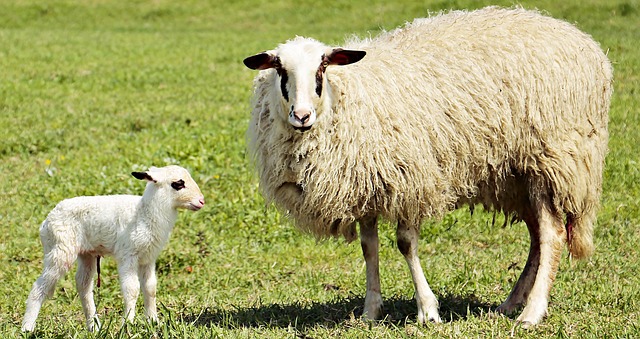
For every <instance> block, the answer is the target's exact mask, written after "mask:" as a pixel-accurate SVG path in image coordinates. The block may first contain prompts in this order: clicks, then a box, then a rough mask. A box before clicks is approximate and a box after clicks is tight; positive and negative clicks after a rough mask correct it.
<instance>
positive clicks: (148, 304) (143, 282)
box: [139, 262, 158, 322]
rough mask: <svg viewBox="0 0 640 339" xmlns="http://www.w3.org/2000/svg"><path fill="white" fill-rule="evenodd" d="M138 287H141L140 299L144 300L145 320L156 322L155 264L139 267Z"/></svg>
mask: <svg viewBox="0 0 640 339" xmlns="http://www.w3.org/2000/svg"><path fill="white" fill-rule="evenodd" d="M139 276H140V287H142V297H143V298H144V313H145V315H146V316H147V318H149V319H151V320H152V321H154V322H158V312H157V310H156V284H157V279H156V264H155V262H154V263H151V264H148V265H140V269H139Z"/></svg>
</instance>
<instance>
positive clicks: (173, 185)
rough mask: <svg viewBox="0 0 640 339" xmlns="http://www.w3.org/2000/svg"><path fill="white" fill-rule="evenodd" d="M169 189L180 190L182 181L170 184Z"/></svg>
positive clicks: (182, 186) (182, 185)
mask: <svg viewBox="0 0 640 339" xmlns="http://www.w3.org/2000/svg"><path fill="white" fill-rule="evenodd" d="M171 187H173V189H174V190H176V191H179V190H181V189H183V188H184V180H182V179H180V180H178V181H174V182H172V183H171Z"/></svg>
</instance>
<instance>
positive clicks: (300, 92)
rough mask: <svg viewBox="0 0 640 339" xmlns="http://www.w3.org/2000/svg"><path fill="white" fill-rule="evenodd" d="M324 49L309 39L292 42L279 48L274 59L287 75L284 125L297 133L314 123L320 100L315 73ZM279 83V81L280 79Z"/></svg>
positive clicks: (325, 49)
mask: <svg viewBox="0 0 640 339" xmlns="http://www.w3.org/2000/svg"><path fill="white" fill-rule="evenodd" d="M326 51H327V47H326V46H324V45H322V44H321V43H319V42H316V41H313V40H309V39H295V40H292V41H289V42H287V43H286V44H283V45H280V47H279V48H278V49H277V50H276V55H278V57H279V58H280V62H281V64H282V68H283V69H284V70H285V71H286V73H287V79H286V81H287V83H286V84H285V86H281V88H284V89H285V90H286V91H287V93H286V95H284V93H283V96H284V97H285V98H286V97H288V99H289V100H288V102H287V104H288V106H289V107H288V108H289V110H288V111H289V114H288V117H287V121H288V122H289V124H291V126H293V127H294V128H298V129H308V128H311V126H313V124H314V123H315V122H316V118H317V114H316V107H317V105H318V104H319V102H320V97H319V96H318V94H317V92H316V86H317V84H316V72H317V71H318V67H319V66H320V64H321V62H322V57H323V55H324V54H325V52H326ZM281 80H282V79H281Z"/></svg>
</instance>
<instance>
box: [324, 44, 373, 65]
mask: <svg viewBox="0 0 640 339" xmlns="http://www.w3.org/2000/svg"><path fill="white" fill-rule="evenodd" d="M366 54H367V52H365V51H358V50H353V49H342V48H335V49H334V50H333V51H332V52H331V55H329V56H328V57H327V59H329V65H338V66H343V65H349V64H352V63H354V62H358V61H360V60H362V58H364V56H365V55H366Z"/></svg>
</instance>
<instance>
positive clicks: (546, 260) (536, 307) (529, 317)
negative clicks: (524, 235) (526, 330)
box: [517, 202, 566, 327]
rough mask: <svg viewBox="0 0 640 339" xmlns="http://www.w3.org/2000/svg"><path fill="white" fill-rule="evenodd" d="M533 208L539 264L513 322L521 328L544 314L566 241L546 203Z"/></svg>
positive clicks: (535, 321) (563, 230) (534, 323)
mask: <svg viewBox="0 0 640 339" xmlns="http://www.w3.org/2000/svg"><path fill="white" fill-rule="evenodd" d="M536 207H537V208H536V213H535V214H536V216H537V219H538V224H539V226H540V227H539V230H540V234H539V237H538V238H539V247H540V260H539V265H538V270H537V274H536V277H535V281H534V283H533V286H532V288H531V291H530V293H529V296H528V297H527V303H526V306H525V308H524V310H522V313H521V314H520V316H519V317H518V318H517V322H518V323H521V324H522V326H523V327H530V326H532V325H536V324H538V323H539V322H540V321H541V320H542V318H543V317H544V316H545V315H546V313H547V306H548V304H549V293H550V291H551V285H552V284H553V281H554V280H555V277H556V273H557V272H558V264H559V263H560V255H561V253H562V244H563V242H564V241H565V237H566V233H565V232H566V231H565V228H564V225H563V222H562V218H561V217H559V216H557V215H555V214H553V213H552V212H551V211H550V209H549V205H548V203H546V202H542V203H539V204H538V206H536Z"/></svg>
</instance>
